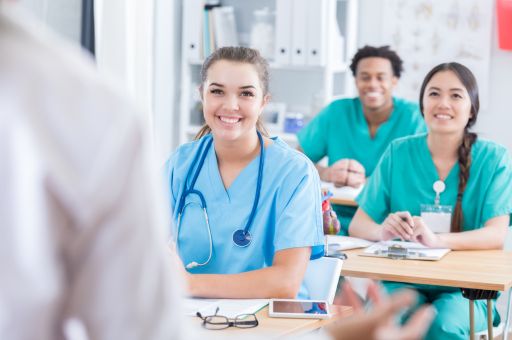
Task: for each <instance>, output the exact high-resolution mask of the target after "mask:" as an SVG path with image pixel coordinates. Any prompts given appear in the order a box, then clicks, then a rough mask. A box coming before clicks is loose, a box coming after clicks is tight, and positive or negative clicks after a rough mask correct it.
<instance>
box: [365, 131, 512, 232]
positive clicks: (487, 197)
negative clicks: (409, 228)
mask: <svg viewBox="0 0 512 340" xmlns="http://www.w3.org/2000/svg"><path fill="white" fill-rule="evenodd" d="M471 158H472V162H471V167H470V175H469V180H468V183H467V186H466V190H465V191H464V194H463V196H462V211H463V216H464V226H463V230H472V229H477V228H481V227H483V226H484V224H485V223H486V221H488V220H489V219H491V218H493V217H497V216H503V215H509V214H511V213H512V185H510V183H512V161H511V157H510V154H509V153H508V151H507V149H506V148H505V147H503V146H501V145H498V144H496V143H493V142H490V141H485V140H481V139H477V141H476V142H475V144H473V147H472V148H471ZM437 180H439V177H438V174H437V171H436V168H435V166H434V162H433V161H432V157H431V154H430V150H429V149H428V146H427V134H421V135H416V136H409V137H404V138H400V139H397V140H395V141H394V142H392V143H391V145H390V146H389V148H388V149H387V150H386V152H385V153H384V155H383V156H382V158H381V160H380V162H379V164H378V165H377V168H376V169H375V171H374V173H373V175H372V176H371V177H370V179H369V180H368V182H367V184H366V186H365V187H364V189H363V191H362V192H361V193H360V194H359V196H358V197H357V199H356V201H357V202H358V204H359V207H360V208H361V209H363V211H364V212H366V213H367V214H368V215H369V216H370V217H371V218H372V219H373V220H374V221H375V222H377V223H382V222H383V221H384V219H385V218H386V217H387V216H388V214H389V213H392V212H396V211H409V212H410V213H411V215H413V216H414V215H415V216H419V215H420V214H421V207H420V205H421V204H434V199H435V192H434V190H433V188H432V185H433V184H434V182H435V181H437ZM458 184H459V165H458V163H456V164H455V165H454V166H453V168H452V169H451V171H450V173H449V174H448V176H447V178H446V179H445V185H446V189H445V191H444V192H443V193H442V194H441V197H440V198H441V201H440V204H441V205H448V206H452V207H453V209H455V203H456V200H457V190H458Z"/></svg>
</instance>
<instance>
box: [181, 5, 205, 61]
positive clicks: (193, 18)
mask: <svg viewBox="0 0 512 340" xmlns="http://www.w3.org/2000/svg"><path fill="white" fill-rule="evenodd" d="M203 11H204V3H203V0H187V1H183V22H184V25H183V37H182V39H183V46H184V49H185V57H186V59H187V60H188V61H189V62H191V61H192V62H193V61H196V62H197V61H200V60H201V39H202V32H203V30H202V29H203V27H202V22H203Z"/></svg>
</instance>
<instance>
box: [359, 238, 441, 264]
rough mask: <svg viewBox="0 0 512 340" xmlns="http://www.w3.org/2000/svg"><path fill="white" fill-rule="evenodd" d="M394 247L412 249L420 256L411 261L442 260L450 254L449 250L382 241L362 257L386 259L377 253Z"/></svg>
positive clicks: (411, 257)
mask: <svg viewBox="0 0 512 340" xmlns="http://www.w3.org/2000/svg"><path fill="white" fill-rule="evenodd" d="M392 245H398V246H401V247H403V248H407V249H410V250H412V251H414V253H416V254H419V255H413V256H409V257H408V258H409V259H411V260H440V259H441V258H442V257H443V256H444V255H446V254H448V253H449V252H450V249H448V248H428V247H426V246H424V245H423V244H421V243H417V242H405V241H381V242H378V243H375V244H373V245H372V246H370V247H368V248H366V249H365V250H364V253H363V254H362V255H364V256H377V257H386V255H382V254H378V253H376V252H378V251H383V250H387V249H388V248H389V247H390V246H392Z"/></svg>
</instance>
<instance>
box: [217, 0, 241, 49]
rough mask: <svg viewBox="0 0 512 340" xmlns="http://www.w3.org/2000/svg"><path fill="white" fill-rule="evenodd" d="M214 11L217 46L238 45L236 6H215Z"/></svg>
mask: <svg viewBox="0 0 512 340" xmlns="http://www.w3.org/2000/svg"><path fill="white" fill-rule="evenodd" d="M212 13H213V27H214V29H213V31H214V36H215V47H216V48H220V47H224V46H238V45H239V44H238V36H237V30H236V22H235V8H234V7H233V6H221V7H215V8H214V9H212Z"/></svg>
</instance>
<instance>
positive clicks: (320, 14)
mask: <svg viewBox="0 0 512 340" xmlns="http://www.w3.org/2000/svg"><path fill="white" fill-rule="evenodd" d="M334 1H336V0H315V1H308V2H307V24H306V34H307V35H306V37H307V41H306V64H307V65H310V66H325V65H326V63H327V39H328V36H329V32H327V23H328V15H329V13H333V12H334V13H335V8H336V3H334Z"/></svg>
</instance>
